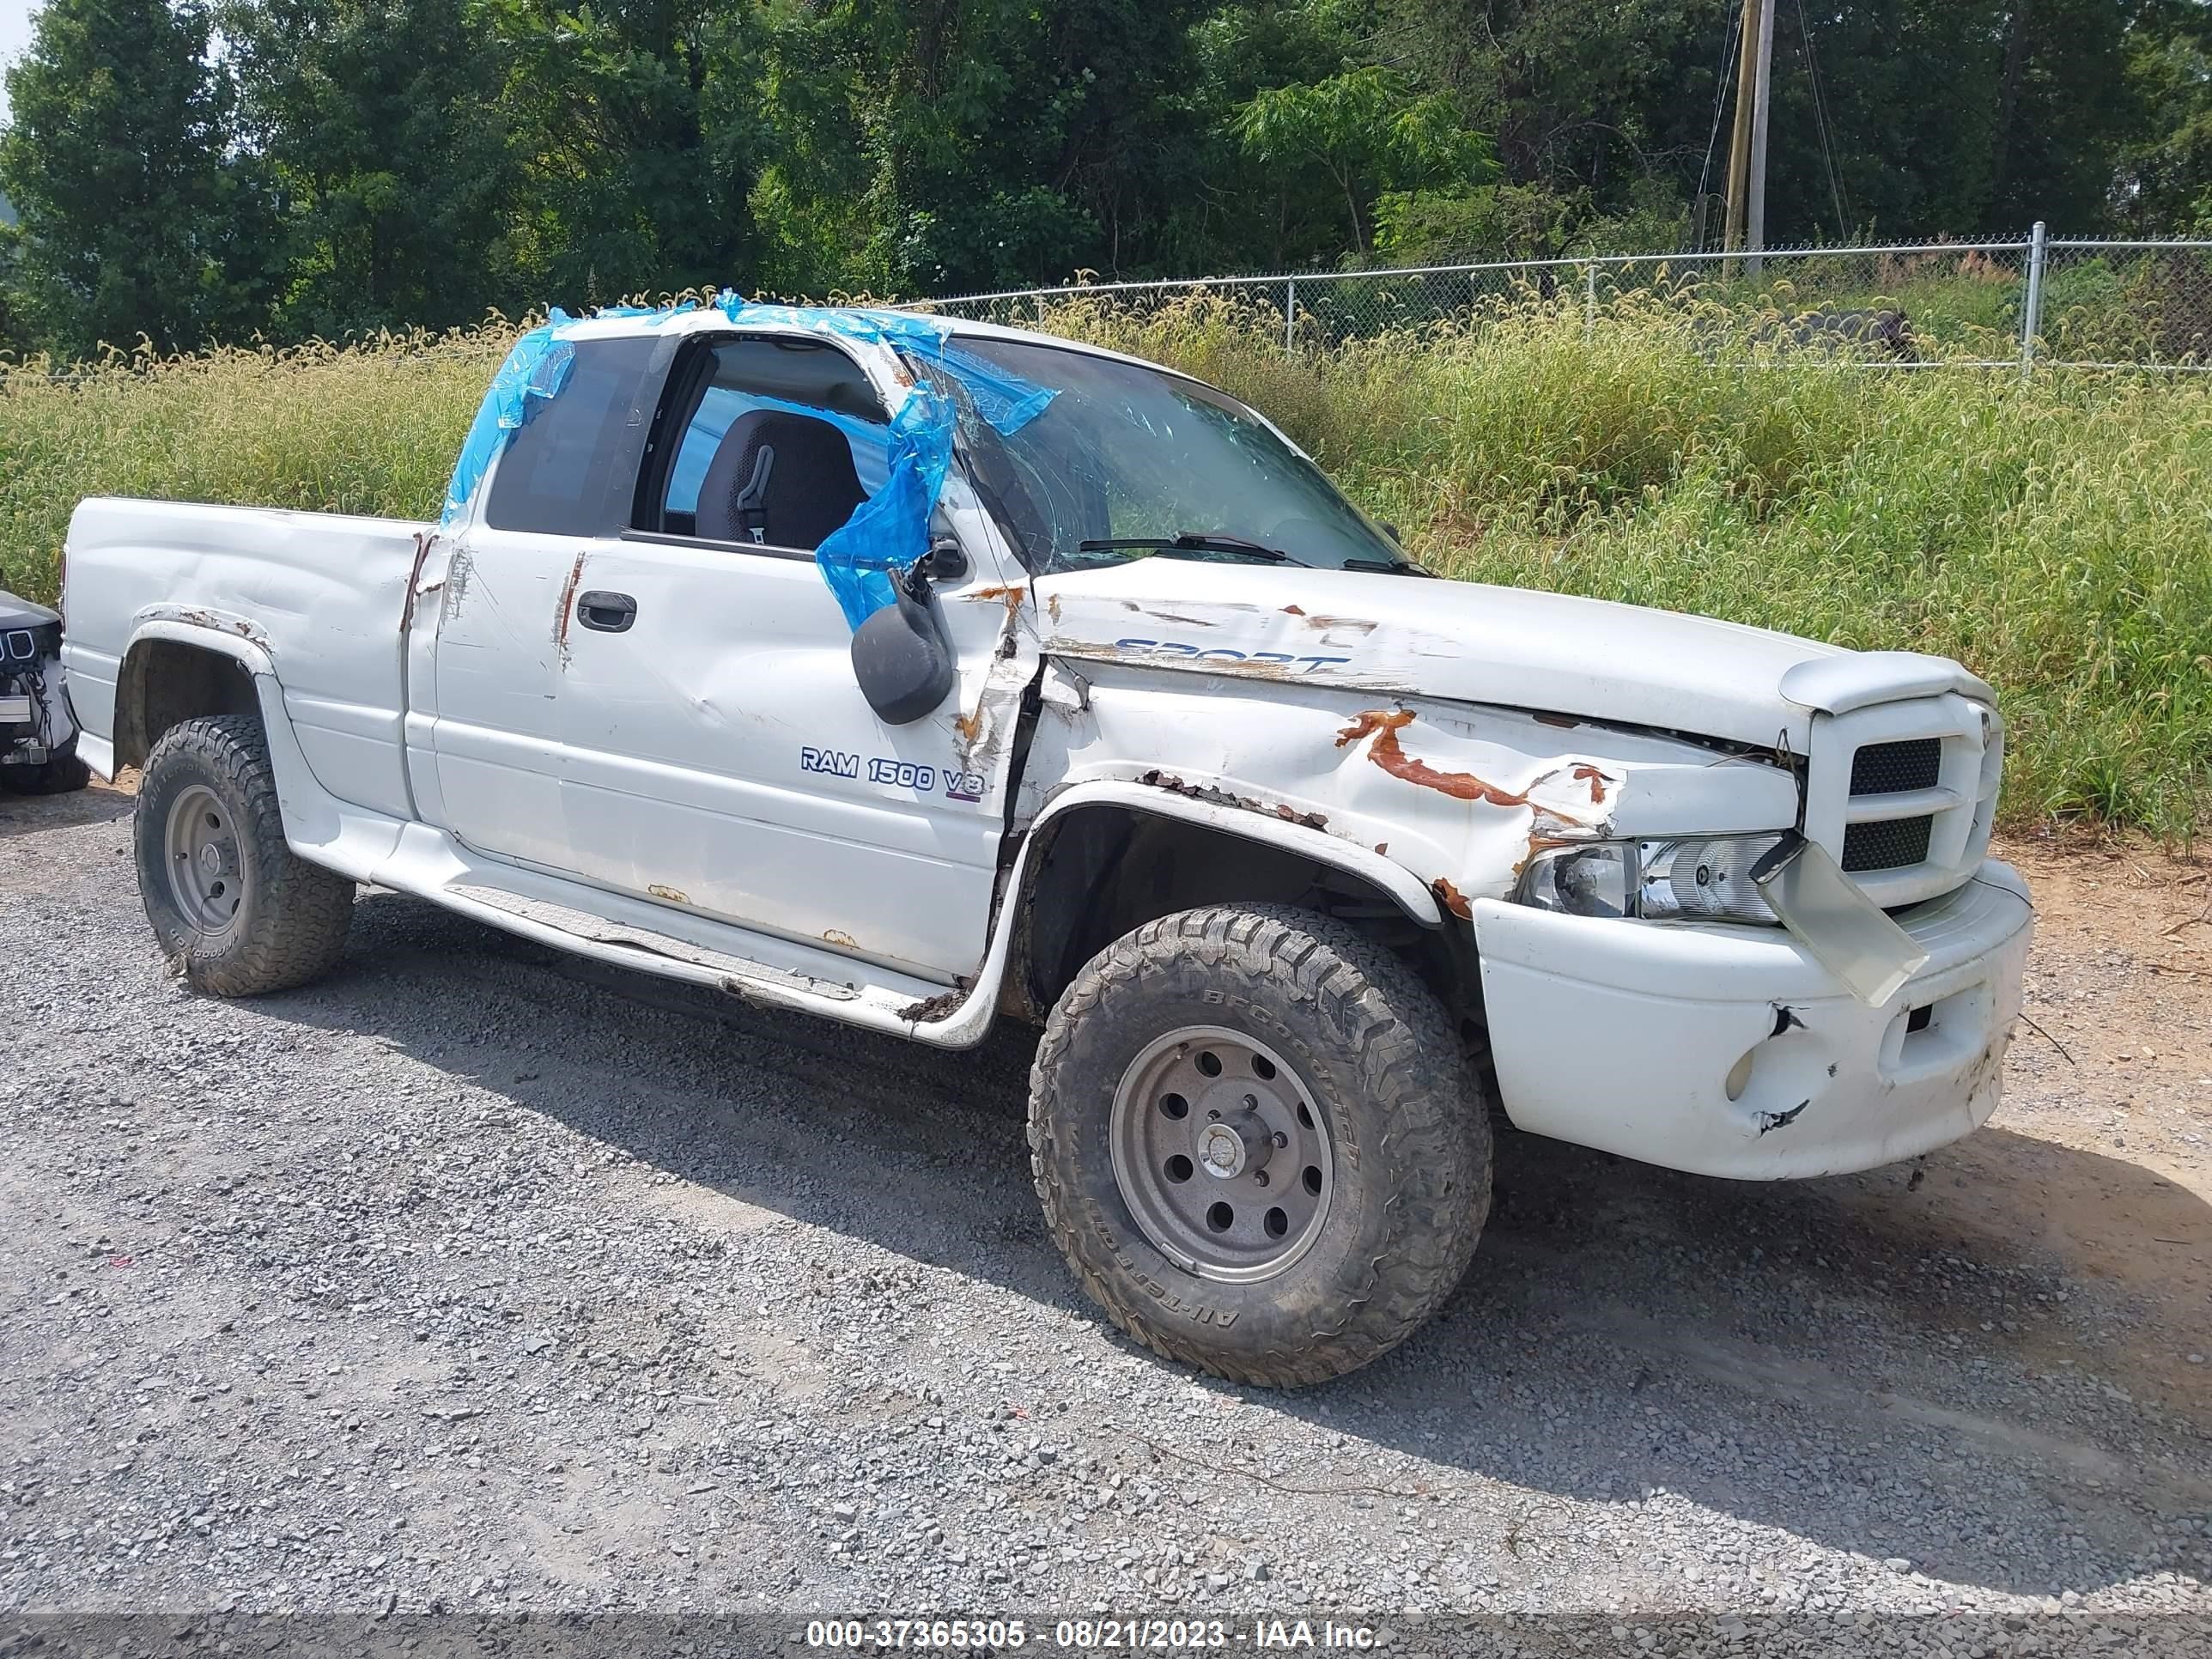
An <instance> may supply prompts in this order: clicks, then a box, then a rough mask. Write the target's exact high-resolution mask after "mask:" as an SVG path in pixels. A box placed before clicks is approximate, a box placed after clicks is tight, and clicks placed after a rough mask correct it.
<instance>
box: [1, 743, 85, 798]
mask: <svg viewBox="0 0 2212 1659" xmlns="http://www.w3.org/2000/svg"><path fill="white" fill-rule="evenodd" d="M91 781H92V768H90V767H89V766H87V765H86V764H85V763H84V758H83V757H82V756H81V755H79V754H78V753H77V752H76V738H70V740H69V741H68V742H67V743H65V744H63V745H62V746H61V747H60V748H58V749H57V750H54V751H53V753H52V754H51V755H48V756H47V757H46V759H45V760H43V761H41V762H40V763H39V764H38V765H36V766H0V785H4V786H5V787H8V788H9V789H12V790H14V791H15V793H17V794H19V795H68V794H73V793H76V791H77V790H80V789H82V788H83V787H85V786H86V785H87V784H88V783H90V782H91Z"/></svg>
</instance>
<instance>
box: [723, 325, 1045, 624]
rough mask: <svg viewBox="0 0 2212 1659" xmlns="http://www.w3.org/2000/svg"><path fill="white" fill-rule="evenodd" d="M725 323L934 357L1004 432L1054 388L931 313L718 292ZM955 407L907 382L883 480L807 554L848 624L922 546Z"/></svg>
mask: <svg viewBox="0 0 2212 1659" xmlns="http://www.w3.org/2000/svg"><path fill="white" fill-rule="evenodd" d="M714 303H715V305H716V307H718V308H720V311H721V312H722V314H723V315H725V316H726V317H727V318H728V319H730V320H731V321H732V323H756V324H767V325H784V326H793V327H799V328H805V329H810V330H812V331H816V332H818V333H826V334H834V335H837V336H840V337H843V338H846V339H848V340H854V341H857V342H860V343H865V344H868V345H880V346H887V347H889V348H890V349H892V350H894V351H898V352H901V353H903V354H905V355H906V356H912V357H917V358H920V359H921V361H923V362H927V363H931V364H933V365H935V366H936V367H937V368H940V369H942V370H943V371H944V372H945V374H947V375H948V376H950V377H951V379H952V380H954V381H956V382H957V384H958V385H959V386H960V389H961V391H962V392H963V393H965V394H966V396H967V398H969V402H970V403H971V404H973V405H974V407H975V413H976V415H977V416H978V417H979V418H981V420H983V421H985V422H987V423H988V424H989V425H990V426H991V427H992V428H994V430H996V431H998V432H1000V433H1001V434H1003V435H1006V436H1009V437H1011V436H1012V435H1013V434H1015V433H1017V432H1018V431H1020V430H1021V429H1022V428H1024V426H1026V425H1028V424H1029V423H1030V422H1031V421H1033V420H1035V419H1036V417H1037V416H1039V415H1042V413H1043V412H1044V410H1045V406H1046V405H1047V404H1049V403H1051V402H1052V399H1053V397H1054V392H1053V391H1052V390H1051V389H1050V388H1048V387H1045V386H1036V385H1033V384H1032V383H1031V382H1030V381H1028V380H1023V379H1022V378H1021V377H1020V376H1019V375H1017V374H1008V373H1007V372H1006V370H1005V369H1002V368H999V367H998V366H997V365H996V364H995V363H989V362H985V361H984V360H983V359H982V358H981V357H978V356H975V354H974V353H973V352H969V351H963V350H961V349H960V348H959V347H958V346H957V345H956V344H954V343H953V341H952V338H951V328H950V327H949V326H947V325H945V324H944V323H942V322H939V320H937V319H935V318H932V317H921V316H917V315H915V313H911V312H903V311H848V310H816V309H814V308H812V307H798V306H780V305H757V304H754V303H753V302H751V301H747V300H744V299H741V298H739V297H738V295H736V294H733V293H731V292H729V291H728V290H725V291H724V292H723V293H722V294H720V295H718V296H717V297H716V299H715V301H714ZM958 420H959V410H957V408H955V407H954V405H953V404H952V402H951V399H949V398H946V397H945V395H944V394H943V393H941V392H939V391H937V390H936V389H935V388H934V387H933V386H930V385H928V384H927V382H926V381H922V380H916V381H915V383H914V384H913V385H912V386H908V388H907V391H906V395H905V396H904V397H903V398H902V399H901V400H900V402H899V405H898V407H897V408H896V409H894V410H892V411H891V421H890V440H891V445H890V474H889V476H888V477H886V479H885V480H884V487H883V488H882V489H879V490H878V491H877V492H876V493H875V494H874V495H871V496H870V497H869V498H868V499H867V500H866V501H863V502H861V503H860V506H858V507H854V509H853V516H852V517H851V518H849V519H848V520H845V522H844V523H843V524H842V525H840V526H838V527H837V528H836V529H835V530H833V531H831V532H829V535H828V536H826V537H824V538H823V541H822V544H821V546H819V547H817V549H815V550H814V562H815V564H816V565H817V567H818V568H820V570H821V572H822V579H823V580H824V581H826V582H828V583H829V591H830V592H832V593H834V594H836V596H837V603H838V605H839V606H840V608H842V610H843V611H844V613H845V620H846V622H847V623H848V624H850V625H851V626H852V627H853V628H855V629H858V628H859V627H860V624H861V623H864V622H866V621H867V619H868V618H869V617H872V616H873V615H874V614H875V613H876V612H877V611H880V610H882V609H883V608H884V606H885V605H889V604H890V603H891V602H892V599H893V598H894V593H893V590H892V587H891V581H892V578H893V577H894V575H896V574H897V573H899V572H902V571H906V570H910V569H912V568H914V566H915V562H917V561H918V560H920V559H921V556H922V555H923V554H925V553H927V551H928V550H929V525H930V520H931V517H932V516H933V514H934V513H936V511H937V500H938V497H939V495H941V494H942V493H943V492H944V489H945V473H946V472H947V471H949V470H950V469H951V465H952V440H953V433H954V430H955V428H956V427H957V423H958Z"/></svg>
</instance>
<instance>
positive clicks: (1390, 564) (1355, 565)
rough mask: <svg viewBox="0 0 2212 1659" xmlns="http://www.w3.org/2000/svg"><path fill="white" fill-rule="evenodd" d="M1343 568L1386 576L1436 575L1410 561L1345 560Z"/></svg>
mask: <svg viewBox="0 0 2212 1659" xmlns="http://www.w3.org/2000/svg"><path fill="white" fill-rule="evenodd" d="M1344 568H1346V570H1376V571H1380V572H1382V574H1384V575H1386V576H1428V577H1431V578H1433V577H1434V576H1435V575H1436V574H1437V573H1436V572H1435V571H1433V570H1431V569H1429V568H1426V567H1425V566H1423V565H1418V564H1415V563H1414V562H1413V561H1412V560H1411V559H1346V561H1345V562H1344Z"/></svg>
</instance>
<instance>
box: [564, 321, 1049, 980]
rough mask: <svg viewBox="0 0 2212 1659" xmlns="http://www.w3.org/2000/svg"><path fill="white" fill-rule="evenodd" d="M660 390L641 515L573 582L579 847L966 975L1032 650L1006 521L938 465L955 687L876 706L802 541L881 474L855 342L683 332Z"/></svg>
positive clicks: (834, 521)
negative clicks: (949, 552)
mask: <svg viewBox="0 0 2212 1659" xmlns="http://www.w3.org/2000/svg"><path fill="white" fill-rule="evenodd" d="M661 410H662V413H661V415H660V417H659V431H658V432H657V433H656V435H655V437H654V439H653V446H652V447H653V451H654V452H656V453H658V454H659V458H660V459H659V463H658V465H648V466H647V471H646V474H645V478H646V482H645V483H644V484H643V485H641V488H640V489H639V491H638V494H639V495H640V496H641V498H643V499H641V501H639V503H638V507H637V511H638V514H639V517H640V520H641V527H638V528H634V529H632V530H631V531H630V532H629V533H628V534H627V535H626V536H625V537H623V538H621V539H620V540H618V541H612V542H594V543H592V544H591V545H590V546H589V547H588V548H587V549H586V552H585V556H584V561H583V563H582V565H581V567H580V575H579V577H578V579H577V581H576V583H575V585H574V592H573V594H572V595H571V599H570V613H569V617H568V635H567V646H566V656H565V660H564V662H563V663H562V666H561V668H560V671H559V678H560V696H559V707H560V726H561V733H562V739H563V743H564V744H565V750H566V753H565V767H564V770H563V773H562V789H561V799H562V821H563V823H564V824H565V828H566V833H567V837H568V861H569V863H570V864H571V865H572V866H573V867H574V869H575V870H576V872H578V873H579V874H580V875H582V876H583V877H584V878H586V879H587V880H590V881H592V882H595V883H598V884H602V885H605V886H607V887H611V888H614V889H617V890H620V891H623V892H625V893H629V894H633V895H636V896H642V897H647V898H651V899H656V900H659V901H660V902H663V903H666V904H671V905H675V906H679V907H681V908H684V909H687V910H691V911H696V912H699V913H701V914H703V915H709V916H714V917H716V918H720V919H722V920H725V921H733V922H738V923H741V924H743V925H744V926H747V927H754V928H758V929H761V930H763V931H767V932H771V933H780V934H782V935H785V936H787V937H789V938H793V939H802V940H805V941H806V942H808V943H811V944H814V945H823V944H827V945H829V946H831V947H833V948H835V949H838V950H842V951H850V952H852V953H853V954H854V955H855V956H858V957H866V958H870V959H873V960H877V961H880V962H884V963H887V964H891V965H896V966H897V967H899V968H902V969H906V970H908V971H910V972H915V973H917V974H921V975H927V976H932V977H936V978H940V979H950V978H951V976H952V975H957V974H962V973H968V972H972V971H973V970H974V969H975V965H976V963H978V962H979V961H980V960H981V957H982V954H983V950H984V944H985V939H986V936H987V927H988V922H989V918H990V915H991V908H992V901H993V896H994V880H995V877H996V874H997V869H998V857H999V847H1000V837H1001V833H1002V829H1003V825H1004V822H1005V796H1004V793H1003V792H1004V790H1005V788H1006V785H1007V776H1008V774H1009V772H1010V769H1011V764H1010V763H1011V750H1012V741H1011V737H1012V727H1013V723H1014V721H1015V720H1016V719H1017V717H1018V710H1019V702H1020V697H1021V690H1022V685H1023V684H1024V676H1025V675H1026V673H1027V672H1028V668H1027V666H1026V665H1025V663H1032V664H1033V662H1034V644H1033V641H1034V633H1033V630H1028V631H1023V630H1018V629H1017V628H1016V617H1015V611H1016V610H1017V609H1018V606H1019V605H1021V604H1022V603H1023V599H1022V592H1023V590H1019V589H1016V590H1014V591H1013V598H1012V603H1011V604H1010V603H1009V602H1008V600H1007V599H1006V594H1007V592H1008V589H1007V587H1006V584H1005V581H1004V579H1003V578H1002V576H1001V574H1000V564H999V559H1000V552H999V543H998V541H997V538H996V537H995V535H994V533H993V532H990V531H989V529H988V528H987V525H986V521H985V519H984V515H983V514H982V513H981V511H980V510H979V509H977V508H976V507H975V506H974V504H973V503H972V501H970V500H969V497H968V495H967V493H966V490H965V486H964V485H962V484H960V483H958V482H957V477H956V479H955V480H954V481H951V482H949V483H948V486H947V490H946V501H947V507H945V508H944V509H940V520H941V525H942V527H943V528H945V529H948V530H951V531H952V532H955V533H957V535H958V536H959V538H960V539H961V541H962V543H963V546H964V548H965V549H966V550H967V552H968V555H969V560H970V566H971V568H970V570H969V575H968V576H967V578H966V579H965V580H963V581H958V582H954V583H951V584H948V585H946V586H944V587H942V588H940V590H939V602H940V605H941V609H942V611H943V614H944V616H945V621H946V623H947V625H948V628H949V629H950V632H951V637H952V640H953V643H954V647H955V649H956V651H957V654H958V662H959V681H958V684H957V688H956V690H954V692H953V694H952V695H951V696H949V697H948V698H947V699H946V700H945V704H944V705H943V707H942V708H939V710H937V711H936V712H934V713H933V714H929V715H927V716H925V717H924V718H922V719H921V720H916V721H915V722H913V723H912V724H910V725H907V726H887V725H885V724H884V723H883V722H882V721H880V720H878V718H877V717H876V715H875V713H874V711H873V710H872V709H871V708H869V706H868V703H867V701H866V698H865V697H864V696H862V695H861V693H860V688H859V685H858V684H857V683H856V681H855V679H854V673H853V666H852V658H851V646H852V629H851V628H850V627H849V626H848V623H847V622H846V620H845V617H844V614H843V612H842V611H841V610H840V609H839V607H838V605H837V601H836V597H835V596H834V595H833V594H832V593H831V592H830V590H829V586H828V585H827V584H826V583H825V582H824V580H823V577H822V574H821V572H820V571H819V569H817V567H816V565H815V562H814V549H815V547H816V546H817V544H819V543H820V542H821V540H822V539H823V538H824V537H825V536H827V535H828V534H829V532H831V531H832V530H834V529H836V527H837V526H839V525H841V524H842V523H843V522H844V520H845V519H846V518H847V516H848V514H849V513H851V511H852V509H853V508H854V507H855V506H857V505H858V504H859V503H860V501H861V500H862V499H863V498H864V496H865V495H867V494H870V493H872V491H873V490H874V489H876V488H877V487H878V486H879V485H880V483H881V482H882V480H883V478H884V473H885V469H886V463H887V454H888V428H887V426H886V423H885V415H884V406H883V403H882V401H881V399H880V398H879V397H878V393H877V392H876V390H875V388H874V386H872V384H871V382H870V380H869V379H868V377H867V375H866V373H865V372H864V371H863V369H862V368H861V366H860V363H859V362H856V361H855V359H854V357H853V356H849V355H848V354H847V353H846V352H845V351H844V350H843V349H841V348H840V347H839V346H837V345H836V344H833V343H828V342H825V341H821V340H817V339H813V338H811V337H782V336H763V335H748V336H738V335H731V336H699V335H695V336H693V337H691V340H690V343H688V344H687V345H686V346H685V348H684V351H683V352H682V353H681V354H679V356H678V359H677V362H676V363H675V365H674V368H673V370H672V373H671V378H670V380H669V385H668V387H667V389H666V391H665V393H664V395H663V397H662V398H661ZM1017 633H1020V635H1021V638H1020V640H1019V641H1018V645H1027V646H1028V647H1029V650H1028V652H1027V653H1026V657H1024V653H1023V652H1022V651H1021V650H1020V649H1019V648H1017V650H1016V651H1015V652H1014V653H1012V654H1010V655H1009V654H1002V653H1001V645H1002V641H1012V640H1014V639H1015V636H1016V635H1017Z"/></svg>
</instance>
